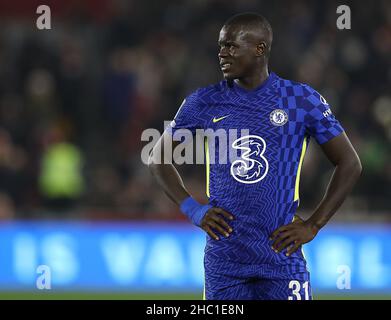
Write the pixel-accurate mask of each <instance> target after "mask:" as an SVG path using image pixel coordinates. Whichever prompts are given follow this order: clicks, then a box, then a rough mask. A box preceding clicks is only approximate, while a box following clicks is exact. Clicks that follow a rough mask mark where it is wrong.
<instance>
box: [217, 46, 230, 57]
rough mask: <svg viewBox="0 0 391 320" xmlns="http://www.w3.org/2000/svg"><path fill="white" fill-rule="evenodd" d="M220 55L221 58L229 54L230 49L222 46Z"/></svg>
mask: <svg viewBox="0 0 391 320" xmlns="http://www.w3.org/2000/svg"><path fill="white" fill-rule="evenodd" d="M218 56H219V58H223V57H226V56H228V50H227V49H226V48H225V47H221V48H220V51H219V54H218Z"/></svg>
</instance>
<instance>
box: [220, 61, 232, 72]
mask: <svg viewBox="0 0 391 320" xmlns="http://www.w3.org/2000/svg"><path fill="white" fill-rule="evenodd" d="M231 65H232V63H231V62H223V63H220V67H221V70H222V71H228V70H229V69H230V68H231Z"/></svg>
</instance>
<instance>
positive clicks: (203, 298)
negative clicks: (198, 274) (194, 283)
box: [202, 283, 206, 300]
mask: <svg viewBox="0 0 391 320" xmlns="http://www.w3.org/2000/svg"><path fill="white" fill-rule="evenodd" d="M202 300H206V295H205V283H204V290H203V291H202Z"/></svg>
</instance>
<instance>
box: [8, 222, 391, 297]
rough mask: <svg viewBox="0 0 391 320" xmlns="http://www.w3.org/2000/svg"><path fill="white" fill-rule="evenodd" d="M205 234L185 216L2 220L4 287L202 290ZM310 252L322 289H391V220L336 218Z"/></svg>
mask: <svg viewBox="0 0 391 320" xmlns="http://www.w3.org/2000/svg"><path fill="white" fill-rule="evenodd" d="M204 245H205V234H204V233H203V232H202V231H201V230H199V229H197V228H195V227H193V226H191V225H190V224H186V223H184V224H182V223H170V224H168V223H167V224H166V223H128V222H126V223H124V222H122V223H86V222H79V223H65V222H12V223H3V224H1V225H0V290H3V291H4V290H34V289H36V285H37V278H38V277H39V276H40V275H41V272H42V271H40V269H39V268H38V267H39V266H42V265H44V266H48V267H49V269H50V273H51V289H52V290H56V289H58V290H73V291H77V290H94V291H98V290H102V291H105V290H110V291H112V290H123V291H195V290H202V287H203V280H204V276H203V250H204ZM304 252H305V256H306V259H307V261H308V266H309V270H310V272H311V281H312V287H313V288H316V291H317V292H320V291H322V290H324V291H336V290H339V289H341V288H342V289H349V290H351V291H352V292H353V291H354V292H362V291H367V290H376V291H382V292H391V227H390V226H380V225H372V226H370V225H350V224H346V225H329V226H327V227H326V228H325V229H324V230H322V231H321V232H320V233H319V234H318V236H317V237H316V238H315V239H314V240H313V241H312V242H311V243H309V244H307V245H305V247H304Z"/></svg>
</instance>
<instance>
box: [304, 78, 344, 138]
mask: <svg viewBox="0 0 391 320" xmlns="http://www.w3.org/2000/svg"><path fill="white" fill-rule="evenodd" d="M302 107H303V108H304V110H305V118H304V121H305V127H306V131H307V133H308V134H309V135H310V136H312V137H314V138H315V140H316V141H317V142H318V143H319V144H323V143H326V142H328V141H329V140H331V139H333V138H334V137H336V136H338V135H340V134H341V133H342V132H343V131H344V129H343V128H342V126H341V124H340V123H339V121H338V120H337V119H336V118H335V116H334V115H333V113H332V111H331V108H330V106H329V104H328V103H327V101H326V100H325V98H323V97H322V95H321V94H319V93H318V92H317V91H316V90H314V89H313V88H311V87H310V86H308V85H304V97H303V105H302Z"/></svg>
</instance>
